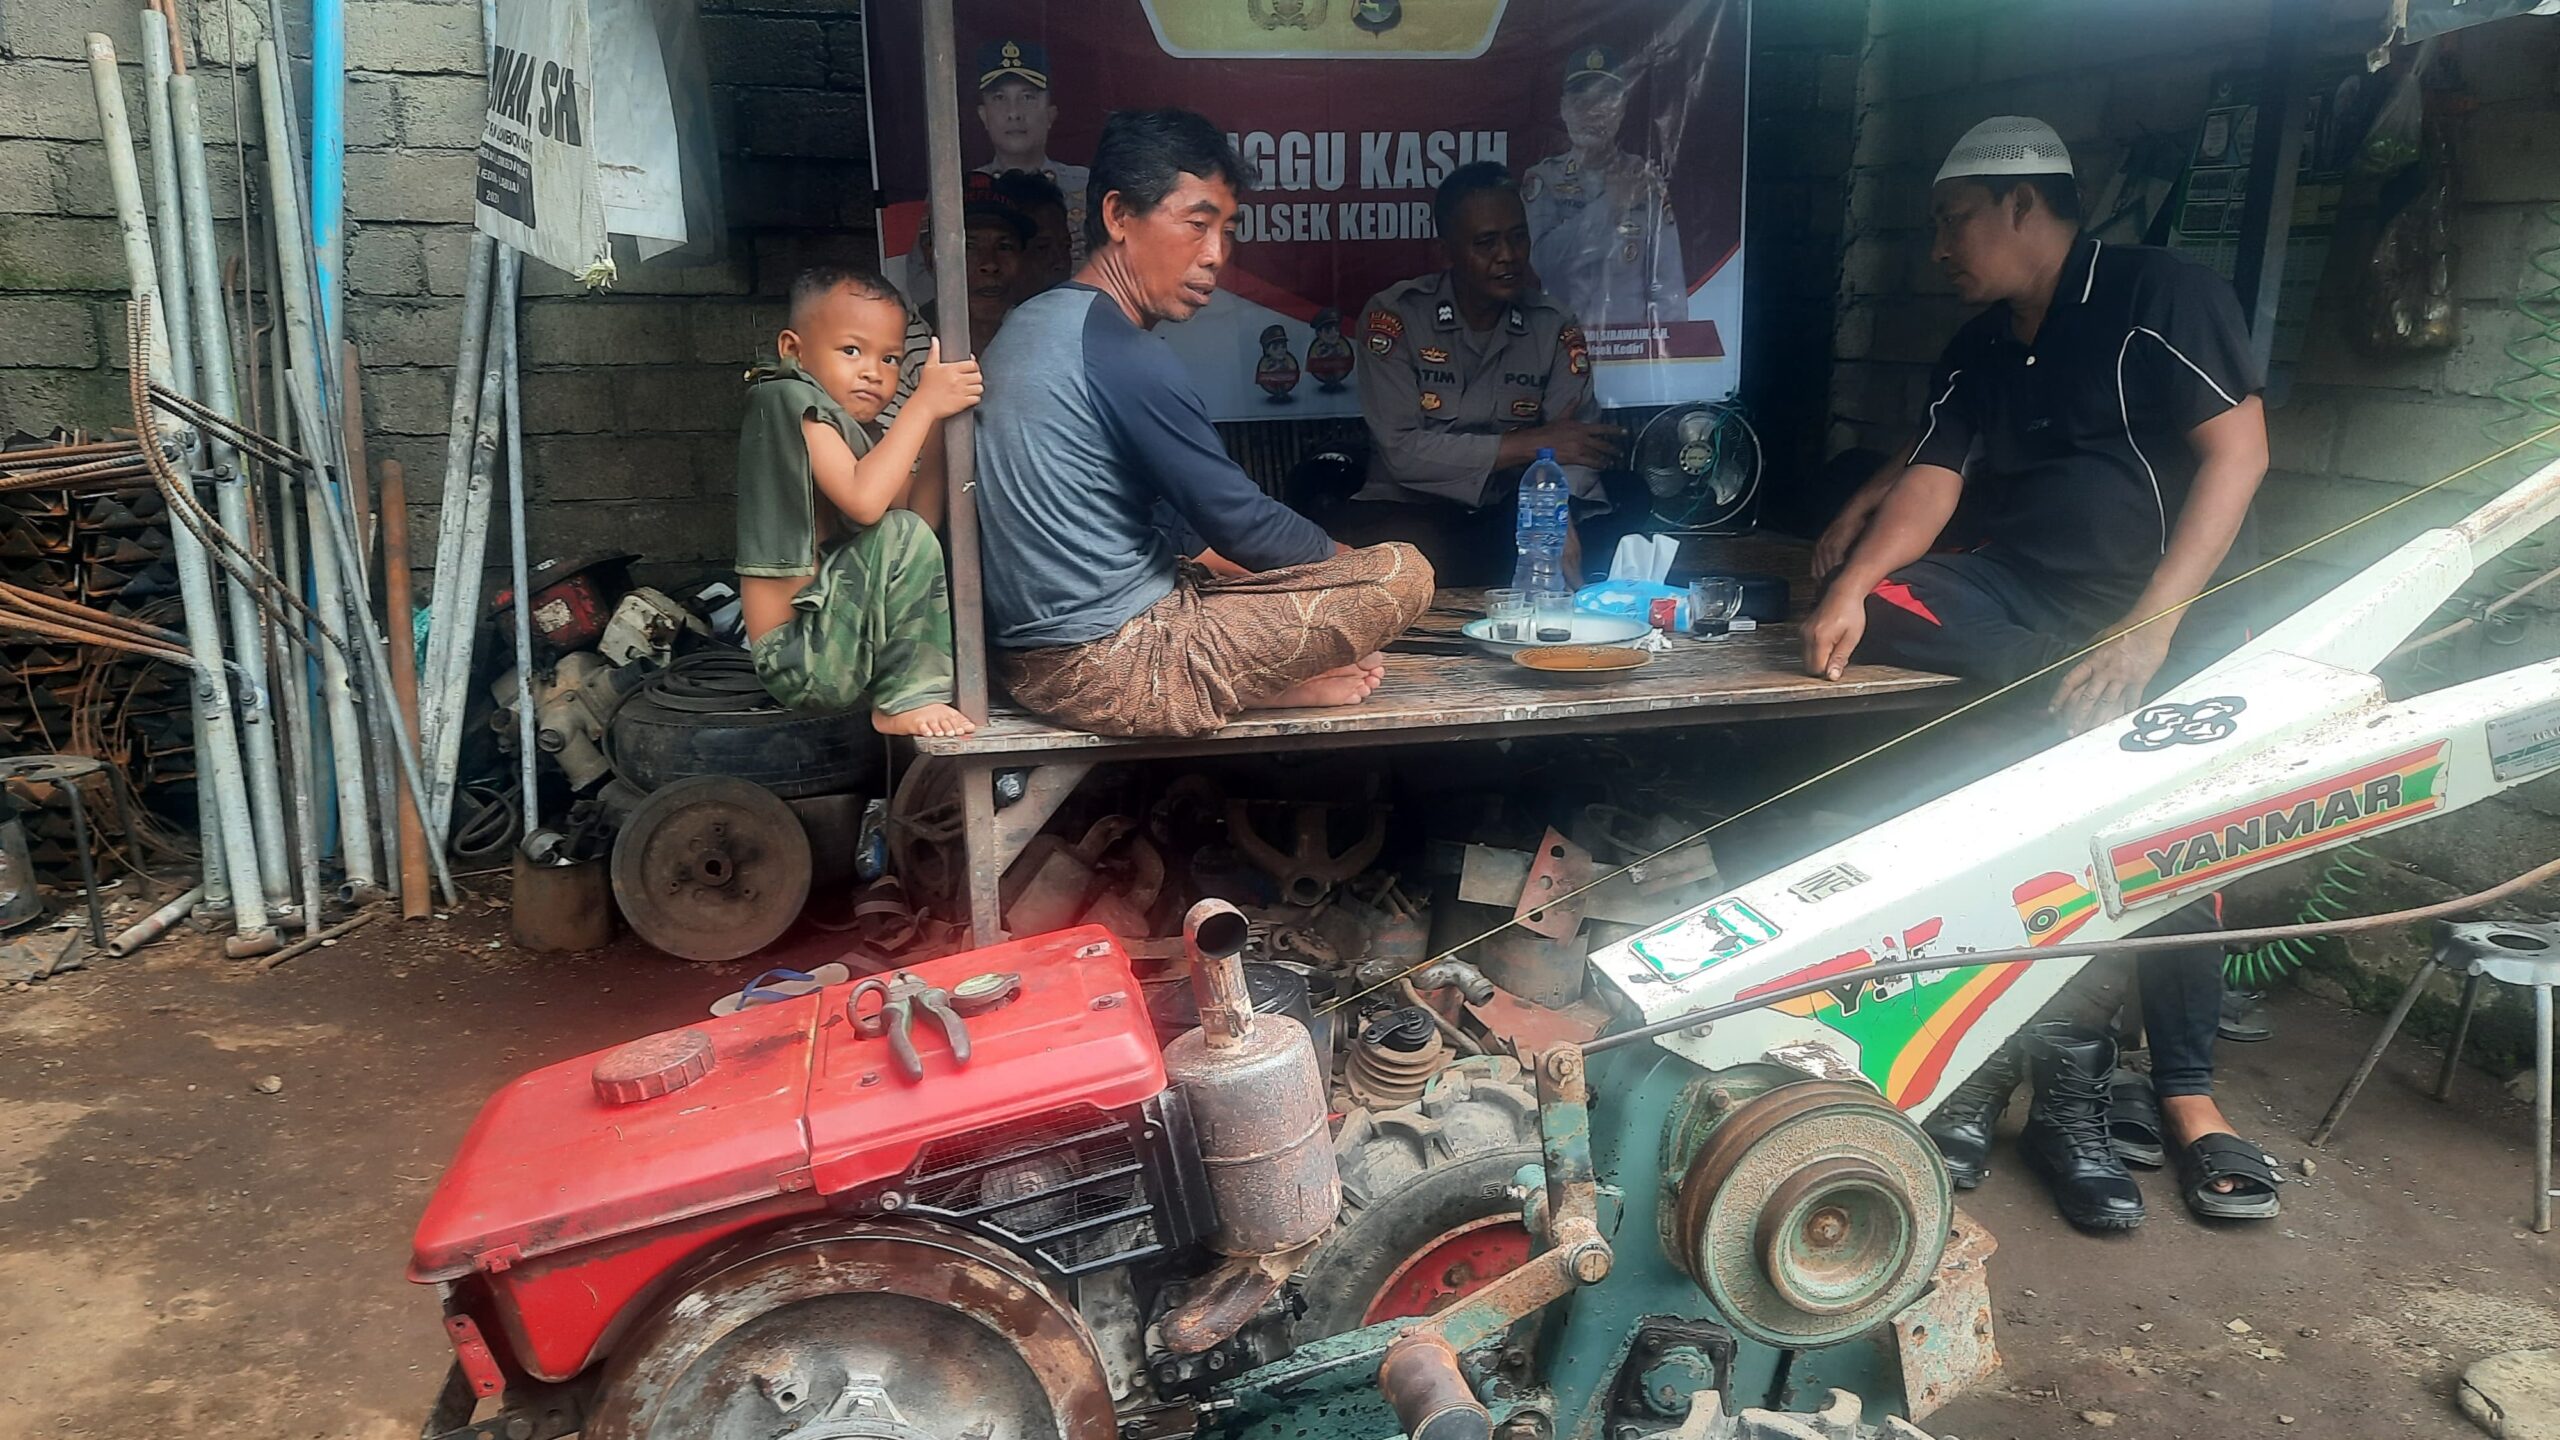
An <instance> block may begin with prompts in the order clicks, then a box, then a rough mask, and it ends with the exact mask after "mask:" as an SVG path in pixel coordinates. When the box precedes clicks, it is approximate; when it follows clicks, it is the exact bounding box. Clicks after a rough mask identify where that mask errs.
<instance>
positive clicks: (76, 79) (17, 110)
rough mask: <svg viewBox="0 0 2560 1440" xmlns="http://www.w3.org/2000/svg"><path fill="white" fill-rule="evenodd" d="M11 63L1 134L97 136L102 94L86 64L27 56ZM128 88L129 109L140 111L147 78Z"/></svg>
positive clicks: (0, 101) (0, 112) (1, 92)
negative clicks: (90, 81) (98, 95)
mask: <svg viewBox="0 0 2560 1440" xmlns="http://www.w3.org/2000/svg"><path fill="white" fill-rule="evenodd" d="M7 65H8V79H7V80H6V81H5V82H0V137H8V138H29V139H42V140H95V139H97V138H98V99H97V92H96V91H94V90H92V89H91V88H90V85H89V71H88V68H87V67H86V66H78V65H70V64H61V63H54V62H49V61H43V60H31V59H24V58H21V59H16V60H11V61H9V62H7ZM129 89H130V90H131V92H132V93H131V94H130V95H128V96H127V99H128V101H129V102H130V105H129V108H133V109H135V111H136V113H139V107H140V106H141V104H142V82H141V80H140V78H139V75H138V74H137V76H136V78H135V80H134V82H133V84H132V85H131V86H130V87H129Z"/></svg>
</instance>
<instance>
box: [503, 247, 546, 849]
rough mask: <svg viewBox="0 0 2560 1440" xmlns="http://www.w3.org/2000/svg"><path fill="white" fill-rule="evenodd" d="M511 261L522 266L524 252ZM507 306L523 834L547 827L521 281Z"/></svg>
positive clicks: (510, 533)
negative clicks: (529, 551)
mask: <svg viewBox="0 0 2560 1440" xmlns="http://www.w3.org/2000/svg"><path fill="white" fill-rule="evenodd" d="M510 254H511V257H512V258H511V263H513V264H516V265H521V264H522V263H523V262H522V259H521V257H513V256H512V252H510ZM503 288H504V289H505V290H506V292H507V308H506V309H504V310H501V311H499V312H498V344H499V348H500V349H501V350H503V351H504V352H505V356H506V358H505V359H504V361H503V362H501V363H503V364H504V365H505V366H506V396H505V399H504V402H503V403H504V404H505V405H506V407H507V539H508V541H509V544H508V547H507V548H508V551H509V556H508V558H509V560H510V561H511V562H512V564H513V566H514V570H515V589H516V603H515V629H516V758H517V763H518V764H520V765H521V766H522V767H523V775H522V777H521V779H522V782H523V785H524V837H523V838H524V839H526V840H531V839H532V838H533V832H534V831H536V830H539V829H541V828H542V803H541V794H542V792H541V789H540V786H539V774H538V771H537V770H536V767H535V765H534V758H535V750H534V740H533V592H532V589H531V586H530V578H531V577H530V576H529V575H528V574H527V573H526V572H527V568H528V567H527V566H526V564H525V536H524V397H523V394H522V393H521V389H520V386H519V384H518V381H517V378H516V305H517V302H516V296H515V290H516V286H515V285H514V284H512V283H510V284H508V285H506V286H505V287H503Z"/></svg>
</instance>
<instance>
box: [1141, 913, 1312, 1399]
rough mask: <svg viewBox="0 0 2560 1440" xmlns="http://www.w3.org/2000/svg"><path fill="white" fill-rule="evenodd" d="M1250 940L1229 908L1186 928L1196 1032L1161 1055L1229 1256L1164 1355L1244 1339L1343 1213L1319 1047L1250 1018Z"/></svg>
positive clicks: (1168, 1326) (1168, 1323)
mask: <svg viewBox="0 0 2560 1440" xmlns="http://www.w3.org/2000/svg"><path fill="white" fill-rule="evenodd" d="M1246 934H1247V927H1246V923H1245V918H1244V912H1242V911H1240V910H1238V909H1236V907H1234V906H1233V905H1230V904H1228V903H1226V902H1225V901H1223V900H1203V901H1201V902H1200V903H1199V904H1197V905H1194V906H1193V907H1191V913H1190V914H1189V915H1186V916H1184V917H1183V921H1182V938H1183V943H1184V945H1185V947H1186V948H1187V949H1188V950H1189V951H1190V952H1191V987H1192V992H1193V993H1194V994H1195V995H1197V996H1198V997H1199V1001H1200V1025H1199V1028H1198V1029H1195V1030H1189V1031H1185V1032H1184V1033H1183V1034H1181V1035H1180V1036H1178V1037H1176V1038H1175V1040H1174V1042H1173V1043H1172V1044H1171V1045H1168V1046H1166V1047H1165V1052H1164V1068H1165V1074H1166V1076H1167V1077H1168V1078H1169V1079H1170V1080H1171V1081H1172V1083H1173V1085H1174V1086H1175V1088H1177V1089H1179V1090H1180V1091H1181V1092H1182V1094H1183V1097H1184V1099H1185V1100H1186V1101H1188V1102H1189V1104H1190V1107H1191V1120H1192V1125H1193V1128H1194V1129H1195V1130H1196V1131H1197V1132H1198V1134H1199V1137H1200V1158H1201V1161H1202V1163H1203V1164H1204V1166H1205V1167H1206V1169H1207V1170H1208V1172H1209V1192H1210V1194H1211V1195H1213V1196H1214V1197H1215V1198H1216V1200H1217V1203H1218V1229H1217V1232H1216V1233H1215V1234H1213V1235H1211V1236H1210V1237H1209V1246H1210V1248H1211V1249H1214V1250H1216V1251H1217V1252H1218V1253H1220V1254H1222V1255H1225V1256H1227V1257H1228V1260H1227V1263H1226V1264H1224V1265H1222V1266H1220V1267H1219V1270H1218V1271H1217V1273H1216V1274H1214V1275H1212V1276H1210V1277H1208V1278H1207V1279H1206V1280H1205V1281H1204V1282H1202V1283H1201V1284H1200V1285H1199V1286H1197V1287H1195V1289H1194V1296H1195V1298H1194V1300H1193V1301H1192V1302H1191V1303H1189V1304H1187V1305H1185V1306H1184V1307H1182V1308H1181V1309H1180V1310H1179V1311H1177V1312H1176V1313H1175V1314H1173V1315H1169V1316H1167V1317H1166V1319H1165V1321H1164V1322H1163V1333H1164V1335H1165V1337H1166V1343H1167V1344H1168V1346H1170V1347H1171V1348H1173V1349H1176V1350H1178V1351H1183V1352H1185V1353H1191V1354H1197V1353H1199V1352H1200V1351H1203V1350H1207V1349H1209V1348H1210V1347H1211V1346H1213V1345H1216V1344H1218V1343H1219V1342H1220V1341H1223V1340H1225V1339H1227V1338H1228V1337H1229V1336H1231V1335H1233V1334H1235V1333H1236V1331H1238V1330H1240V1329H1242V1328H1243V1326H1244V1324H1245V1322H1247V1321H1249V1320H1251V1319H1252V1318H1253V1315H1254V1313H1255V1312H1256V1311H1258V1310H1259V1309H1260V1308H1261V1305H1262V1303H1263V1302H1266V1301H1268V1300H1269V1298H1270V1297H1271V1296H1273V1295H1276V1294H1278V1293H1279V1289H1280V1286H1281V1285H1282V1284H1283V1283H1285V1282H1286V1281H1287V1279H1288V1277H1289V1275H1290V1273H1291V1272H1292V1271H1293V1270H1294V1269H1295V1268H1296V1261H1297V1259H1298V1258H1299V1257H1300V1256H1301V1255H1303V1254H1304V1253H1305V1252H1306V1251H1307V1250H1308V1249H1309V1248H1311V1247H1312V1246H1313V1245H1314V1243H1315V1242H1316V1241H1317V1240H1319V1239H1321V1238H1323V1236H1324V1233H1325V1232H1326V1231H1327V1230H1330V1229H1332V1228H1333V1220H1334V1216H1335V1214H1336V1213H1338V1212H1339V1211H1340V1210H1341V1209H1342V1179H1341V1177H1340V1176H1339V1175H1338V1174H1336V1173H1335V1171H1334V1166H1333V1145H1332V1140H1331V1136H1330V1135H1329V1134H1328V1133H1327V1131H1326V1127H1325V1113H1326V1108H1327V1105H1326V1096H1325V1084H1324V1067H1323V1066H1322V1065H1321V1064H1319V1063H1318V1062H1317V1060H1316V1047H1315V1040H1314V1038H1313V1037H1311V1036H1309V1035H1308V1034H1307V1027H1306V1026H1304V1025H1301V1024H1299V1023H1298V1021H1297V1020H1296V1019H1295V1018H1294V1017H1292V1016H1288V1015H1256V1014H1255V1013H1253V997H1252V995H1251V994H1250V993H1249V992H1248V991H1247V990H1246V989H1245V981H1244V946H1245V938H1246ZM1256 1297H1259V1298H1256Z"/></svg>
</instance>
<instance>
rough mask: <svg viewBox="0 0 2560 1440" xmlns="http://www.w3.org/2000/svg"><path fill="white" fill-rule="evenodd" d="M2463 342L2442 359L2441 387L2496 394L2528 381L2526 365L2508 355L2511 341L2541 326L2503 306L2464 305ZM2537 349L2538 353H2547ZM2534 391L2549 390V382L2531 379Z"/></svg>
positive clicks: (2456, 392)
mask: <svg viewBox="0 0 2560 1440" xmlns="http://www.w3.org/2000/svg"><path fill="white" fill-rule="evenodd" d="M2461 323H2462V339H2461V340H2460V341H2459V342H2458V343H2456V344H2455V345H2454V347H2453V350H2452V352H2451V353H2449V354H2447V355H2446V356H2445V357H2444V368H2443V370H2442V372H2441V373H2442V376H2443V385H2444V388H2445V390H2446V392H2447V393H2449V394H2454V395H2495V394H2497V393H2498V387H2499V386H2501V385H2504V384H2507V383H2509V382H2510V381H2518V380H2524V379H2527V378H2529V372H2528V370H2527V369H2526V367H2525V366H2523V365H2521V364H2519V363H2517V362H2516V361H2515V360H2514V359H2512V358H2510V357H2509V356H2508V354H2507V344H2508V342H2509V341H2511V340H2518V339H2522V338H2524V337H2525V336H2527V335H2530V334H2533V333H2536V332H2537V331H2538V330H2539V328H2540V327H2538V326H2535V325H2532V324H2531V323H2529V322H2528V321H2527V320H2526V319H2525V318H2524V317H2523V316H2522V315H2519V314H2517V313H2516V312H2515V311H2513V310H2510V309H2508V308H2507V307H2506V306H2504V305H2465V306H2463V307H2462V322H2461ZM2548 349H2549V347H2547V346H2544V347H2540V349H2539V353H2548ZM2531 383H2532V385H2533V387H2534V388H2535V389H2536V390H2543V389H2548V388H2549V387H2550V382H2549V381H2547V380H2541V379H2538V378H2534V379H2532V382H2531Z"/></svg>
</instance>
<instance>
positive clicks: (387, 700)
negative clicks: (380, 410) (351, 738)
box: [330, 344, 407, 890]
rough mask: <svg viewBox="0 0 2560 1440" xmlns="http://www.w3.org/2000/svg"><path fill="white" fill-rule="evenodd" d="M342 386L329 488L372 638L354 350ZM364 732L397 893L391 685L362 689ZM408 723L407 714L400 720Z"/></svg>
mask: <svg viewBox="0 0 2560 1440" xmlns="http://www.w3.org/2000/svg"><path fill="white" fill-rule="evenodd" d="M338 382H339V385H340V386H341V387H342V389H341V393H342V395H343V397H344V398H343V406H344V408H343V409H342V411H341V412H340V414H339V417H338V420H339V436H338V450H339V455H340V465H339V470H338V476H339V479H340V480H341V481H342V482H343V483H341V484H338V485H334V486H331V487H330V494H331V495H333V496H334V497H336V499H337V502H338V508H339V509H341V510H343V511H344V512H345V513H346V516H347V521H348V527H349V528H348V534H349V536H350V538H351V539H352V540H353V542H354V544H353V547H352V548H353V550H354V554H353V555H352V556H350V557H349V559H348V561H347V573H348V576H349V577H350V578H349V579H348V581H347V603H348V604H349V605H350V606H351V607H353V608H354V610H355V611H356V616H355V618H356V620H357V622H358V623H359V624H361V625H362V626H363V627H364V629H365V631H366V632H367V634H368V636H369V635H370V634H371V632H372V630H373V628H374V615H373V535H372V524H373V520H374V507H373V471H372V465H371V462H370V461H369V460H368V459H367V458H366V455H365V445H364V357H363V356H361V355H359V354H358V353H357V352H356V347H355V346H353V345H349V344H341V345H340V346H339V347H338ZM369 672H370V667H360V668H359V669H358V670H357V672H356V673H357V676H358V678H359V679H361V680H365V681H367V682H371V681H372V679H373V677H372V676H371V674H370V673H369ZM364 691H365V709H364V721H365V732H366V734H367V736H368V737H369V738H370V739H371V740H372V742H373V757H374V758H373V763H372V764H371V765H369V766H367V767H366V769H365V773H366V774H368V775H370V776H371V777H373V820H374V826H375V830H376V837H375V838H377V839H378V840H380V841H381V843H382V869H383V872H384V875H385V877H386V878H387V879H388V880H389V881H390V883H391V884H392V886H393V887H394V889H395V890H396V888H397V887H398V885H399V880H400V801H399V797H398V796H397V795H396V794H395V793H394V792H396V791H397V790H398V789H399V788H400V781H399V779H398V775H399V770H400V765H399V756H398V755H397V754H395V753H394V751H393V749H392V746H393V744H394V743H395V742H394V741H393V739H392V735H391V730H390V723H389V722H390V720H391V718H392V707H393V706H395V705H396V704H397V703H398V702H397V700H396V699H395V698H394V697H393V695H392V693H391V688H390V686H389V685H388V683H381V684H375V683H367V684H366V685H365V686H364ZM400 718H401V719H402V720H403V721H405V720H406V719H407V716H406V715H405V714H404V715H402V716H401V717H400Z"/></svg>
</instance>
